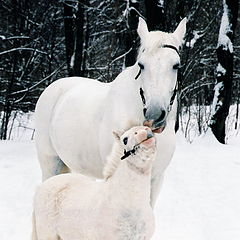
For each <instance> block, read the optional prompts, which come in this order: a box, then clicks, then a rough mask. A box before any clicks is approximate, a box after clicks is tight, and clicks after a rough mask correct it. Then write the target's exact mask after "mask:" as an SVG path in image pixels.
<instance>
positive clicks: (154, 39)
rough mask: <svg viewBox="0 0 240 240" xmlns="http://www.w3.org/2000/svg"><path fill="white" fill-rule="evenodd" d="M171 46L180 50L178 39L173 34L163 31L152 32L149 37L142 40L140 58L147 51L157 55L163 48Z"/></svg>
mask: <svg viewBox="0 0 240 240" xmlns="http://www.w3.org/2000/svg"><path fill="white" fill-rule="evenodd" d="M166 44H170V45H173V46H175V47H176V48H178V46H179V42H178V39H177V38H176V37H175V36H174V34H172V33H166V32H161V31H151V32H149V33H148V36H147V37H146V38H144V39H141V45H140V48H139V53H138V58H139V56H140V55H141V53H142V52H144V51H147V52H150V53H155V52H156V51H157V49H159V48H161V46H163V45H166Z"/></svg>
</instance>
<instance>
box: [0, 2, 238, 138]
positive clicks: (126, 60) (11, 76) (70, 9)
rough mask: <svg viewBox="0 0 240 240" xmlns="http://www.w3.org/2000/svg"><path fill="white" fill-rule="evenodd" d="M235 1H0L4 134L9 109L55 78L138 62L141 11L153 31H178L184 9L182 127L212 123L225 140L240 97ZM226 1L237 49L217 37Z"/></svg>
mask: <svg viewBox="0 0 240 240" xmlns="http://www.w3.org/2000/svg"><path fill="white" fill-rule="evenodd" d="M238 5H239V3H238V1H237V0H233V1H230V0H226V1H225V0H217V1H214V2H213V1H210V0H126V1H121V0H106V1H99V0H61V1H53V0H49V1H36V0H31V1H30V0H0V16H1V21H0V78H1V79H0V113H1V115H0V139H7V138H8V137H9V136H8V128H9V121H10V118H11V116H12V113H14V112H15V111H19V110H21V111H24V112H26V111H29V110H30V111H32V110H34V107H35V103H36V101H37V99H38V97H39V95H40V93H41V92H42V91H43V90H44V89H45V88H46V86H48V85H49V84H50V83H51V82H52V81H54V80H56V79H58V78H60V77H66V76H85V77H90V78H95V79H98V80H99V81H103V82H110V81H112V80H114V78H115V77H116V76H117V74H119V73H120V72H121V71H122V69H123V68H124V67H127V66H131V65H132V64H134V63H135V60H136V55H137V49H138V46H139V39H138V37H137V33H136V28H137V24H138V17H139V16H142V17H145V19H146V20H147V23H148V26H149V29H150V30H162V31H173V30H174V29H175V28H176V26H177V24H178V23H179V22H180V20H181V19H182V18H183V17H185V16H187V17H188V25H187V30H188V32H187V35H186V44H185V45H184V47H183V49H182V66H183V67H182V69H181V74H180V77H179V81H180V84H179V85H180V93H179V110H180V111H179V113H180V114H179V119H180V121H179V127H180V128H181V129H182V130H183V131H184V132H185V134H186V136H187V135H188V134H189V133H190V132H191V131H195V132H196V134H201V133H202V132H204V131H205V130H206V129H207V127H208V126H209V124H210V126H211V128H212V131H213V133H214V134H215V135H216V137H217V139H218V140H219V141H220V142H224V141H225V140H224V138H225V132H226V129H225V119H226V117H227V116H228V112H229V110H228V109H229V106H230V105H232V104H235V103H239V95H240V94H239V92H240V84H239V76H240V72H239V70H238V69H240V68H239V65H240V58H239V57H238V56H240V55H239V51H240V37H239V36H240V35H239V30H238V29H239V28H237V27H236V26H237V18H238ZM226 6H227V8H228V11H227V13H228V18H229V22H230V25H229V26H230V27H231V28H230V29H228V30H229V31H228V33H227V36H228V37H229V39H230V40H231V42H232V44H233V49H232V50H233V51H231V50H229V49H226V47H225V46H223V45H221V44H219V34H220V26H221V25H222V22H223V21H222V16H223V15H224V9H225V8H224V7H226ZM219 64H221V66H222V67H223V68H220V67H219V66H220V65H219ZM222 69H225V70H226V72H224V71H222V72H219V71H220V70H222ZM222 73H224V74H222ZM221 84H222V86H224V87H221V88H219V95H216V89H217V87H216V86H220V85H221ZM214 89H215V90H214ZM213 99H214V101H213ZM213 103H214V104H215V105H213ZM211 106H212V112H211V111H210V110H209V108H210V107H211ZM219 106H220V107H219ZM237 106H238V105H237ZM238 111H239V110H238V108H237V109H236V112H235V119H236V121H235V125H236V128H237V127H238V126H239V123H238V119H239V116H238ZM186 116H188V117H187V118H186Z"/></svg>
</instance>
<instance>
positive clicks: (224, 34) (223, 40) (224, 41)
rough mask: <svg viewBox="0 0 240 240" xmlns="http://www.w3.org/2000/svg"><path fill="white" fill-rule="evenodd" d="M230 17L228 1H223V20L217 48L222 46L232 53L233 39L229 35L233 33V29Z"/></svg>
mask: <svg viewBox="0 0 240 240" xmlns="http://www.w3.org/2000/svg"><path fill="white" fill-rule="evenodd" d="M228 16H229V9H228V6H227V4H226V0H223V15H222V19H221V25H220V30H219V37H218V44H217V47H220V46H222V47H223V49H224V50H229V51H230V52H231V53H232V52H233V44H232V41H231V39H230V38H229V37H228V33H232V29H231V24H230V22H229V17H228Z"/></svg>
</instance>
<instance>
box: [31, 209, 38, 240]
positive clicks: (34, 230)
mask: <svg viewBox="0 0 240 240" xmlns="http://www.w3.org/2000/svg"><path fill="white" fill-rule="evenodd" d="M32 240H38V237H37V229H36V217H35V212H34V211H33V213H32Z"/></svg>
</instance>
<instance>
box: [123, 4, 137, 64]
mask: <svg viewBox="0 0 240 240" xmlns="http://www.w3.org/2000/svg"><path fill="white" fill-rule="evenodd" d="M138 11H139V2H138V1H132V0H130V1H129V14H128V23H127V25H128V32H127V33H126V36H125V39H126V41H125V52H128V54H126V57H125V66H126V67H129V66H132V65H134V63H135V62H136V55H137V47H136V44H135V42H136V39H137V32H136V29H137V25H138V17H139V15H138Z"/></svg>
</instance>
